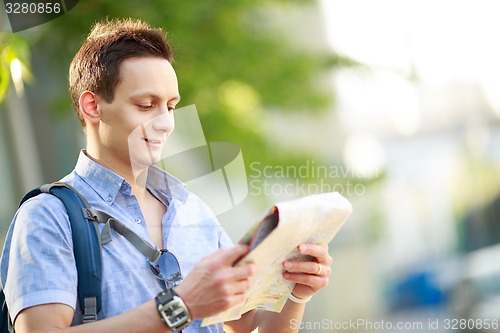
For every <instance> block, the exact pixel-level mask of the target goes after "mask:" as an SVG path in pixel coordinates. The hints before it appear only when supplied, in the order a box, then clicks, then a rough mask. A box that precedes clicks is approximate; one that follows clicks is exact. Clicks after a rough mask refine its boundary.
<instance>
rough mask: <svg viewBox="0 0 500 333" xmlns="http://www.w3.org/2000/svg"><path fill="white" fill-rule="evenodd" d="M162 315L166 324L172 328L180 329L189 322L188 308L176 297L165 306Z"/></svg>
mask: <svg viewBox="0 0 500 333" xmlns="http://www.w3.org/2000/svg"><path fill="white" fill-rule="evenodd" d="M161 313H162V315H163V319H164V320H165V323H167V325H168V327H171V328H178V327H180V326H182V325H183V324H185V323H187V322H188V321H189V313H188V311H187V309H186V307H185V306H184V304H183V303H182V302H180V301H179V300H177V299H176V297H174V299H173V300H172V301H170V302H168V303H167V304H165V305H164V306H163V308H162V310H161Z"/></svg>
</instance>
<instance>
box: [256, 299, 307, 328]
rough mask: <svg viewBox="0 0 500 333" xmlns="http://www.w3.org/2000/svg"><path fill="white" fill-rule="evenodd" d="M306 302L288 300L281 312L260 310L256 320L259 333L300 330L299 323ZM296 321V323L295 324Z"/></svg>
mask: <svg viewBox="0 0 500 333" xmlns="http://www.w3.org/2000/svg"><path fill="white" fill-rule="evenodd" d="M304 309H305V304H299V303H294V302H292V301H291V300H287V302H286V304H285V306H284V307H283V309H282V310H281V312H280V313H276V312H272V311H262V310H260V311H258V313H256V318H255V319H256V322H257V326H258V327H259V333H290V332H298V329H297V328H298V325H297V323H300V322H301V321H302V317H303V316H304ZM294 323H295V324H294Z"/></svg>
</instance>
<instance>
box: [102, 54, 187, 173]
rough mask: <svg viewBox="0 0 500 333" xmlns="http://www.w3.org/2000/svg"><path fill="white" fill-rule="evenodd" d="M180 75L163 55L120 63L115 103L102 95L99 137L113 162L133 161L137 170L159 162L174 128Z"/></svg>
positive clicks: (108, 157)
mask: <svg viewBox="0 0 500 333" xmlns="http://www.w3.org/2000/svg"><path fill="white" fill-rule="evenodd" d="M179 99H180V98H179V89H178V85H177V77H176V75H175V71H174V69H173V68H172V65H171V64H170V63H169V62H168V61H167V60H166V59H162V58H156V57H140V58H130V59H127V60H125V61H123V62H122V64H121V66H120V81H119V83H118V85H117V86H116V89H115V94H114V99H113V102H112V103H106V102H105V101H104V100H102V99H99V103H98V107H99V108H100V111H101V122H100V126H99V137H100V138H101V144H102V146H103V147H102V148H103V153H105V154H108V156H104V158H106V159H107V160H109V161H110V162H112V163H119V164H120V165H122V166H123V165H124V166H127V165H131V166H132V168H133V170H134V173H137V172H139V171H140V170H143V169H144V168H146V167H148V166H150V165H152V164H154V163H157V162H158V161H159V160H160V158H161V151H162V148H163V146H164V145H165V142H166V140H167V138H168V136H169V135H170V133H172V131H173V129H174V114H173V110H174V108H175V105H176V104H177V103H178V102H179Z"/></svg>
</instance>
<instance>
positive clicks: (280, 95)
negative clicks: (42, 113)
mask: <svg viewBox="0 0 500 333" xmlns="http://www.w3.org/2000/svg"><path fill="white" fill-rule="evenodd" d="M314 4H315V3H314V1H285V0H267V1H263V0H260V1H255V0H252V1H250V0H237V1H236V0H232V1H172V0H151V1H141V2H138V1H131V0H121V1H113V0H103V1H95V0H87V1H80V2H79V4H78V5H77V6H76V7H75V8H74V9H73V10H71V11H70V12H68V13H67V14H66V15H64V16H62V17H60V18H58V19H56V20H54V21H52V22H50V23H48V24H45V25H43V26H41V27H40V31H39V32H40V34H38V36H37V38H36V40H33V45H34V49H35V48H36V53H37V55H40V56H43V57H44V58H45V59H46V61H48V63H49V64H50V65H49V66H51V72H53V73H54V77H57V78H63V77H66V72H67V69H68V67H69V63H70V61H71V59H72V57H73V55H74V54H75V53H76V51H77V50H78V48H79V45H80V44H81V42H82V40H83V38H85V35H86V34H87V33H88V31H89V27H90V26H91V25H92V24H93V23H94V22H96V21H98V20H101V19H103V18H105V17H108V18H110V19H112V18H123V17H134V18H138V19H142V20H144V21H146V22H148V23H150V24H151V25H153V26H158V27H163V28H164V29H165V30H166V31H167V32H168V34H169V35H168V37H169V40H170V42H171V44H172V46H173V48H174V51H175V58H176V61H175V63H174V67H175V69H176V71H177V75H178V79H179V85H180V92H181V95H182V102H181V105H179V106H180V107H182V106H185V105H190V104H196V106H197V109H198V111H199V113H200V117H201V121H202V124H203V128H204V131H205V136H206V138H207V141H230V142H234V143H236V144H238V145H239V146H240V147H241V148H242V150H243V156H244V158H245V162H246V163H247V164H248V163H251V162H252V161H260V162H262V163H266V164H269V165H276V164H282V165H283V164H298V163H301V161H303V160H304V158H311V157H309V156H304V154H306V155H307V152H296V151H289V149H288V151H287V150H286V149H285V148H283V147H276V146H274V147H270V144H269V143H268V140H266V135H268V134H267V133H264V130H263V126H262V125H263V123H262V121H261V117H262V114H263V112H281V113H283V114H285V115H286V113H289V112H308V113H310V114H311V116H314V115H317V114H318V113H319V112H322V111H325V110H328V109H331V107H332V106H333V103H334V98H333V92H332V91H329V90H326V89H325V88H324V87H322V86H321V85H320V84H318V83H317V82H319V80H318V78H320V77H321V75H324V73H325V71H327V70H330V69H335V68H341V67H346V66H355V65H357V64H356V63H355V62H353V61H352V60H350V59H347V58H345V57H342V56H340V55H337V54H331V53H330V54H327V53H318V51H315V52H313V51H311V50H309V49H307V48H306V47H297V42H296V41H295V40H294V36H293V35H291V34H287V33H283V32H279V31H276V30H271V29H268V28H265V27H266V24H263V23H265V22H263V21H262V20H266V19H267V20H269V16H266V15H262V12H263V10H265V7H267V6H280V5H286V6H304V5H314ZM311 38H314V36H311ZM56 74H57V75H56ZM61 94H65V95H64V97H61V96H62V95H61V96H58V97H56V98H54V104H53V105H54V106H56V107H55V109H56V111H57V112H65V113H67V110H68V106H69V105H70V100H69V94H68V93H67V92H66V91H61ZM61 98H64V99H65V100H66V101H67V103H62V102H61ZM61 106H62V107H61Z"/></svg>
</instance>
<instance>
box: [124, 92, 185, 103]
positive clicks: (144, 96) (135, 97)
mask: <svg viewBox="0 0 500 333" xmlns="http://www.w3.org/2000/svg"><path fill="white" fill-rule="evenodd" d="M146 97H151V98H153V99H157V100H158V99H161V97H160V96H159V95H157V94H154V93H148V92H144V93H138V94H135V95H131V96H130V98H131V99H137V98H146ZM180 100H181V96H179V95H175V96H173V97H171V98H170V99H169V100H168V101H169V102H176V103H179V102H180Z"/></svg>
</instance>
